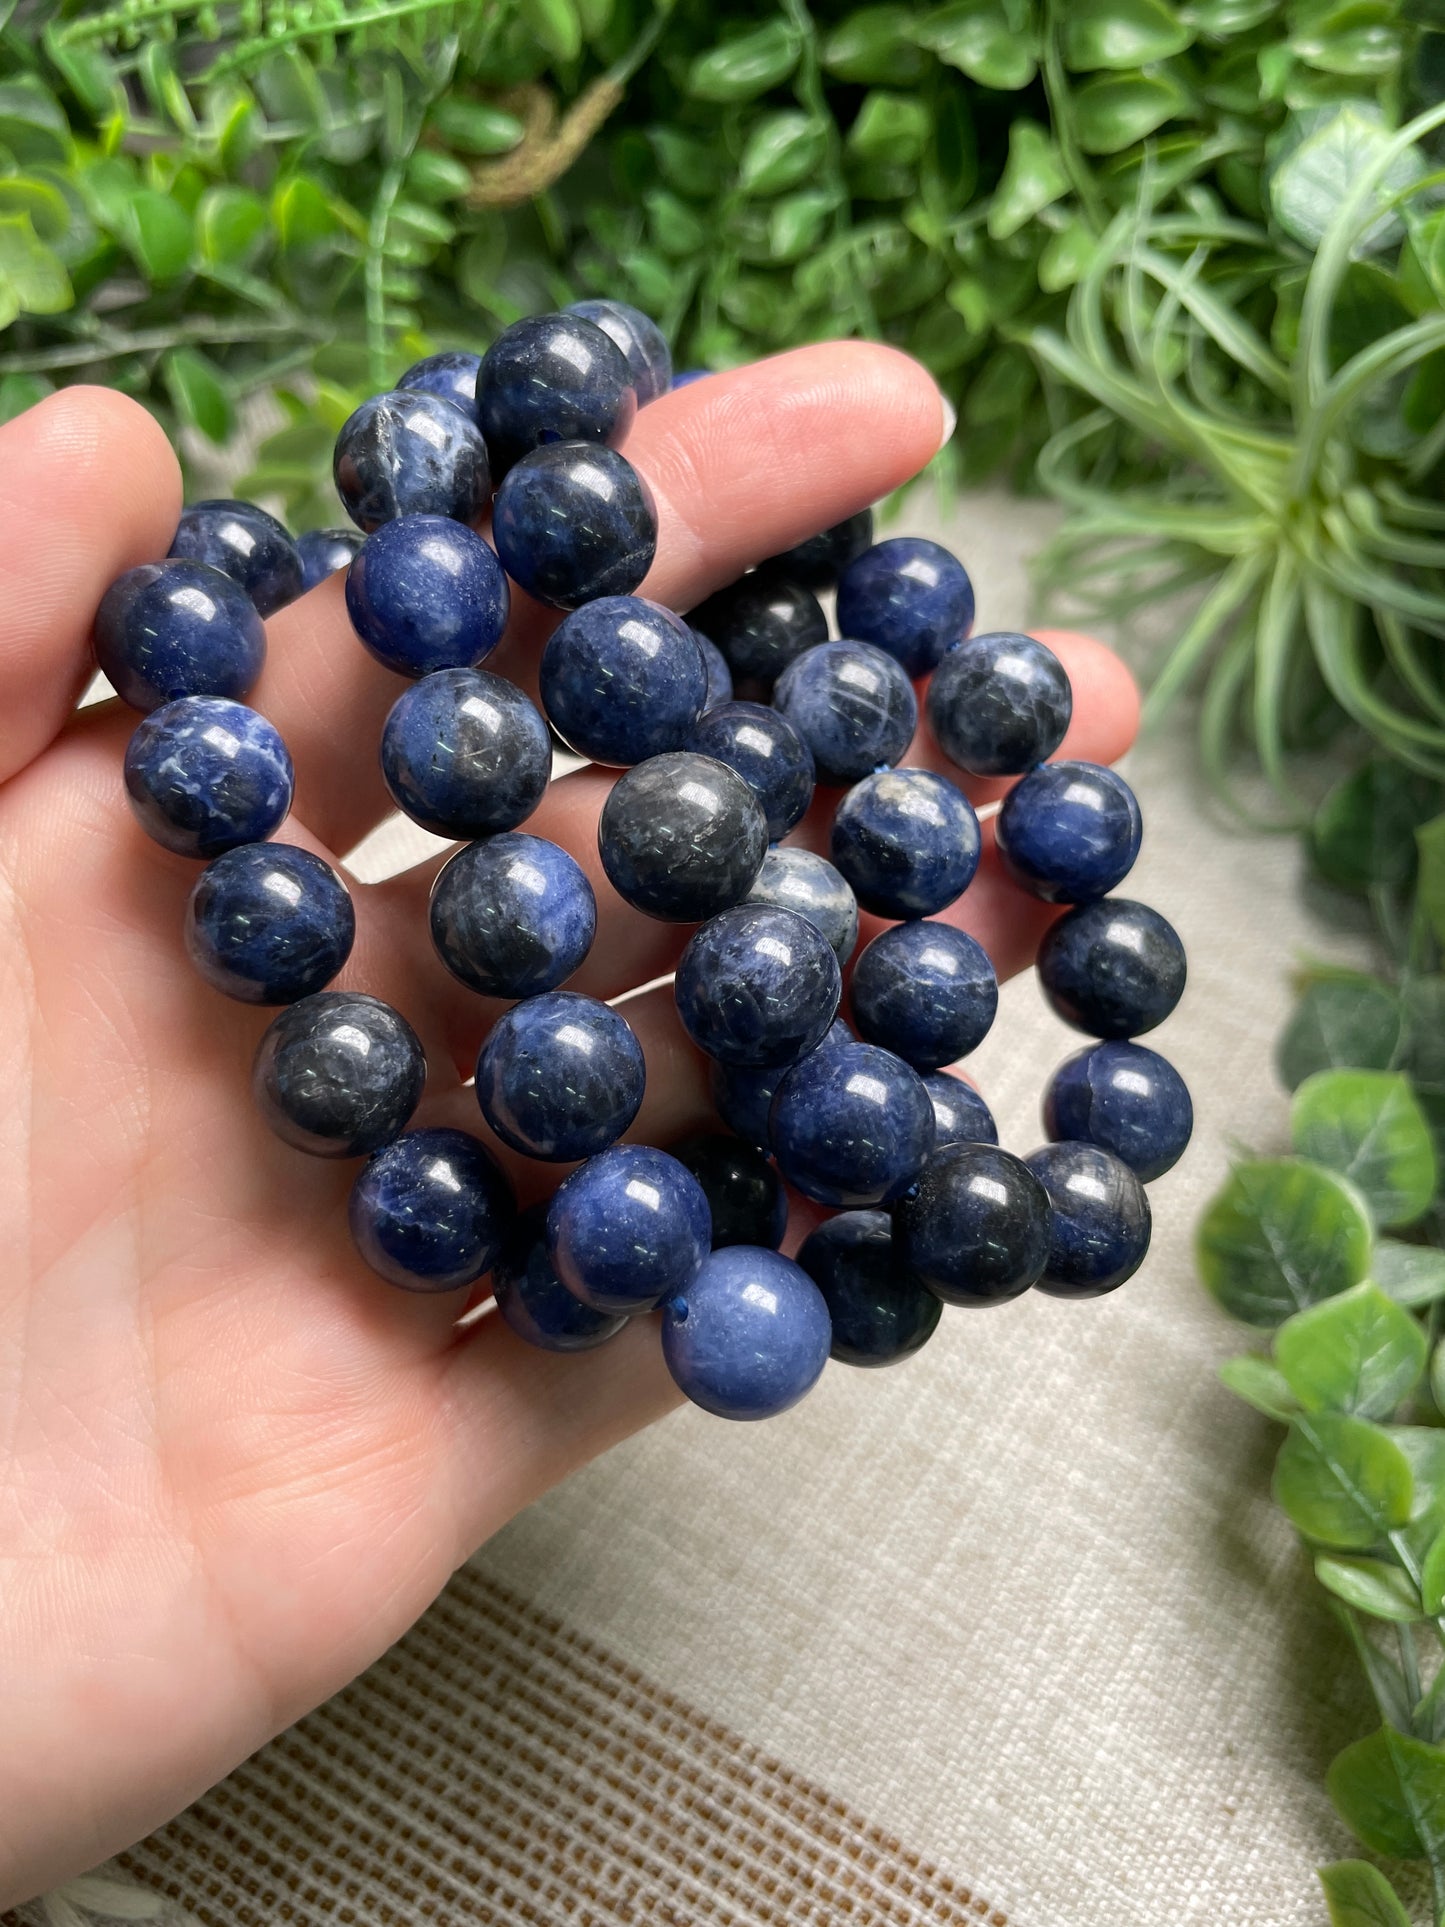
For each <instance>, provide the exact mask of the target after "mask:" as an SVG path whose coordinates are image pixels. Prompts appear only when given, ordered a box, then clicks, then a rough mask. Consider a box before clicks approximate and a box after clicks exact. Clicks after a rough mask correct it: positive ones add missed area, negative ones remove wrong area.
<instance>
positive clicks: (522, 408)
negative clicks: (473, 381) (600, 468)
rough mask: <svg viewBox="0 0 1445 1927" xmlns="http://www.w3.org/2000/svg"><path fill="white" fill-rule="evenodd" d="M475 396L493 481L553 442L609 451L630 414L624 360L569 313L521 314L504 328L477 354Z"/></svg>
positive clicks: (633, 406) (632, 402) (632, 394)
mask: <svg viewBox="0 0 1445 1927" xmlns="http://www.w3.org/2000/svg"><path fill="white" fill-rule="evenodd" d="M476 394H477V422H478V424H479V426H480V428H481V431H482V435H483V437H484V438H485V440H486V444H487V454H488V456H489V457H490V459H491V464H492V473H493V474H494V475H495V476H496V477H497V478H498V480H500V479H501V477H502V476H504V475H505V474H506V473H507V471H508V469H510V468H513V467H515V465H516V464H517V463H518V462H519V461H521V459H522V457H523V456H524V455H530V454H531V453H532V452H533V450H534V449H538V448H542V447H544V446H546V445H548V444H550V443H553V442H591V443H596V444H599V445H604V444H611V445H613V446H616V445H617V444H619V443H620V442H622V441H623V440H624V439H625V437H626V434H627V431H628V429H629V428H631V426H632V423H633V420H634V418H635V417H636V414H637V388H636V385H635V383H634V381H633V377H632V370H631V369H630V368H629V367H628V365H627V357H626V356H625V355H624V354H623V352H622V350H621V349H620V348H619V347H618V346H617V343H616V342H615V341H613V340H611V339H610V338H609V337H608V336H607V335H605V334H604V333H603V331H602V330H601V329H600V328H599V327H597V326H596V324H595V323H594V322H591V321H587V320H585V319H584V318H583V317H582V316H581V315H579V314H575V313H567V314H534V315H524V316H523V318H522V319H521V320H520V321H514V322H513V323H512V325H511V327H510V328H504V329H503V330H502V332H501V333H500V334H499V335H498V336H497V338H496V340H495V341H494V342H493V343H492V345H491V347H490V348H488V350H487V352H486V353H485V354H484V355H483V356H482V365H481V367H480V369H479V370H478V371H477V391H476Z"/></svg>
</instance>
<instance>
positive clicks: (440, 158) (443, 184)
mask: <svg viewBox="0 0 1445 1927" xmlns="http://www.w3.org/2000/svg"><path fill="white" fill-rule="evenodd" d="M471 181H472V177H471V175H470V174H469V173H468V172H467V170H466V168H465V167H464V166H463V165H462V163H461V162H460V161H459V160H457V158H456V157H455V155H452V154H442V153H438V151H437V150H436V148H434V147H419V148H418V149H417V150H416V152H415V153H414V154H413V155H412V157H411V159H410V160H409V161H408V162H407V164H406V185H407V189H408V191H409V192H410V193H412V194H415V195H417V196H419V198H420V199H422V200H424V201H458V200H460V199H461V197H462V195H463V194H465V193H466V191H467V189H468V188H469V187H470V186H471Z"/></svg>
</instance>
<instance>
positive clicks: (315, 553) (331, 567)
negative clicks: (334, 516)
mask: <svg viewBox="0 0 1445 1927" xmlns="http://www.w3.org/2000/svg"><path fill="white" fill-rule="evenodd" d="M365 540H366V537H365V536H364V535H363V534H362V533H361V530H360V529H308V530H307V531H306V533H305V534H304V535H298V536H297V538H296V553H297V554H298V555H299V556H300V558H301V587H302V588H303V589H314V588H315V587H316V585H317V583H318V582H324V581H325V580H326V578H327V577H328V576H331V575H336V574H337V573H338V571H340V570H342V569H349V568H350V567H351V559H352V557H353V556H354V555H355V554H356V553H357V552H358V550H359V549H360V547H361V545H362V543H363V542H364V541H365Z"/></svg>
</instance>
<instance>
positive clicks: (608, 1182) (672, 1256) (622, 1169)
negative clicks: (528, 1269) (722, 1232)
mask: <svg viewBox="0 0 1445 1927" xmlns="http://www.w3.org/2000/svg"><path fill="white" fill-rule="evenodd" d="M711 1249H712V1214H711V1212H709V1210H708V1208H707V1198H706V1196H705V1194H704V1192H703V1188H702V1186H701V1185H700V1184H699V1183H698V1181H697V1179H696V1178H695V1177H694V1176H693V1175H692V1173H691V1171H689V1170H688V1168H687V1166H686V1165H685V1164H679V1163H678V1161H677V1159H676V1158H674V1157H669V1156H668V1154H667V1152H666V1151H654V1150H652V1149H651V1148H650V1147H649V1146H648V1145H645V1144H614V1145H613V1146H612V1149H611V1150H610V1151H601V1152H599V1153H598V1155H597V1156H596V1157H595V1158H589V1159H588V1160H587V1162H586V1163H585V1164H583V1165H580V1166H579V1167H578V1168H577V1170H575V1171H574V1172H573V1173H572V1175H571V1177H570V1178H568V1179H566V1180H565V1182H564V1183H562V1184H561V1185H559V1187H558V1188H557V1190H556V1191H555V1192H554V1193H553V1196H552V1202H551V1204H550V1205H549V1206H548V1207H547V1253H548V1256H549V1257H550V1258H551V1260H552V1266H553V1269H554V1270H555V1271H556V1273H557V1276H558V1277H559V1278H560V1279H561V1280H562V1282H563V1284H564V1285H566V1287H567V1289H568V1291H570V1292H572V1293H573V1295H574V1296H575V1297H578V1298H580V1299H581V1300H582V1303H583V1304H584V1305H591V1306H592V1307H593V1308H594V1309H595V1310H597V1311H610V1312H619V1311H620V1312H630V1311H645V1310H647V1309H648V1308H649V1307H650V1306H652V1305H655V1304H656V1303H657V1301H658V1299H659V1298H665V1297H667V1296H668V1294H669V1293H671V1292H674V1291H682V1290H683V1289H684V1288H685V1287H686V1286H687V1284H688V1283H689V1282H690V1280H691V1278H692V1275H693V1273H694V1272H695V1271H696V1270H697V1268H698V1266H699V1265H700V1264H701V1263H702V1261H703V1259H704V1258H705V1257H706V1256H707V1254H708V1252H709V1251H711Z"/></svg>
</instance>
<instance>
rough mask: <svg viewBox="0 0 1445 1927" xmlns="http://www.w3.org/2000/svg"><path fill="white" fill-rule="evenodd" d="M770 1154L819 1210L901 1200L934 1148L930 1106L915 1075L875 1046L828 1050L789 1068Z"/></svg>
mask: <svg viewBox="0 0 1445 1927" xmlns="http://www.w3.org/2000/svg"><path fill="white" fill-rule="evenodd" d="M768 1131H769V1137H770V1140H771V1142H772V1147H773V1155H774V1156H775V1157H776V1158H777V1160H778V1166H779V1168H780V1170H781V1171H782V1173H783V1176H784V1177H785V1178H786V1179H787V1180H788V1182H789V1184H792V1185H796V1187H797V1188H798V1190H799V1191H801V1192H802V1193H803V1195H804V1197H808V1198H815V1199H816V1200H817V1201H818V1203H819V1204H832V1205H848V1206H855V1205H865V1204H880V1203H883V1202H885V1201H887V1200H889V1199H892V1198H896V1197H899V1196H901V1194H902V1193H903V1192H905V1191H906V1190H907V1189H908V1187H909V1186H910V1185H911V1184H912V1183H913V1182H914V1180H915V1179H916V1178H917V1176H918V1173H919V1172H920V1170H922V1168H923V1161H924V1159H925V1158H926V1157H927V1156H928V1154H929V1152H930V1151H931V1150H932V1149H933V1104H932V1102H931V1101H930V1099H929V1095H928V1092H927V1091H926V1090H925V1089H924V1087H923V1079H922V1078H921V1077H920V1076H919V1075H918V1073H917V1071H915V1070H910V1069H909V1067H908V1065H907V1064H905V1063H904V1062H903V1060H902V1058H901V1057H895V1056H893V1054H892V1052H891V1051H886V1050H879V1049H878V1048H877V1046H876V1045H873V1044H829V1045H827V1046H825V1047H824V1049H822V1050H816V1051H814V1052H813V1053H812V1055H811V1056H809V1057H805V1058H803V1059H802V1061H801V1062H800V1063H797V1064H794V1066H793V1068H792V1069H791V1070H790V1071H789V1072H788V1074H787V1076H786V1077H785V1078H784V1079H783V1081H782V1083H781V1084H779V1086H778V1091H777V1096H776V1097H775V1098H774V1099H773V1110H772V1116H771V1118H770V1119H769V1124H768Z"/></svg>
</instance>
